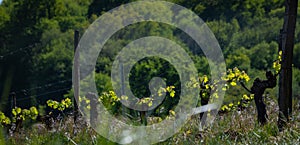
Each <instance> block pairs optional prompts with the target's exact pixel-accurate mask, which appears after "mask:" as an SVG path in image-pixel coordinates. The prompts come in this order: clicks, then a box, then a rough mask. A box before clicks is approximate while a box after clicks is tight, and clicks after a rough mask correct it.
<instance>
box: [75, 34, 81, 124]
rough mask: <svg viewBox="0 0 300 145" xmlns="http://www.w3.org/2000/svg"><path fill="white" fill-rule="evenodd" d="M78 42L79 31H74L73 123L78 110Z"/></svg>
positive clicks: (76, 117)
mask: <svg viewBox="0 0 300 145" xmlns="http://www.w3.org/2000/svg"><path fill="white" fill-rule="evenodd" d="M78 43H79V31H78V30H75V31H74V70H73V71H74V72H73V73H74V74H73V85H74V100H73V103H74V124H75V125H76V122H77V119H78V116H79V112H78V105H77V103H76V101H78V100H79V81H80V68H79V52H78V51H77V52H76V50H77V47H78Z"/></svg>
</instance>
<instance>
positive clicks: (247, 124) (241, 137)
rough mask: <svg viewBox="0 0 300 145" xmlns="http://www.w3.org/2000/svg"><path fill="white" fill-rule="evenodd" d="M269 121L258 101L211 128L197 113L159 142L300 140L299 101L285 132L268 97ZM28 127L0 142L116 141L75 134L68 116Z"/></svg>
mask: <svg viewBox="0 0 300 145" xmlns="http://www.w3.org/2000/svg"><path fill="white" fill-rule="evenodd" d="M267 102H268V103H267V104H268V108H267V110H268V115H269V120H268V123H267V124H266V125H264V126H261V125H259V124H258V123H257V121H256V110H255V106H254V104H251V105H250V107H249V108H247V109H245V110H243V111H233V112H229V113H226V114H222V115H218V117H217V118H216V119H215V121H214V122H213V123H212V124H211V125H210V126H209V127H207V128H205V129H204V130H202V131H199V128H198V120H197V118H198V117H197V116H193V117H192V118H191V119H190V120H188V122H187V123H186V125H185V126H184V127H183V128H182V129H181V130H180V131H179V132H178V133H176V134H175V135H174V136H173V137H171V138H169V139H167V140H166V141H164V142H161V143H158V144H159V145H169V144H180V145H185V144H213V145H215V144H228V145H230V144H299V143H300V112H299V105H296V104H299V103H298V102H296V103H294V104H295V105H294V111H293V118H292V120H291V122H289V123H288V124H287V126H286V129H285V130H284V131H282V132H279V131H278V128H277V116H278V112H277V111H278V108H277V103H276V102H275V101H274V100H272V99H268V100H267ZM33 128H34V127H28V128H24V129H23V130H21V131H20V132H19V133H15V134H14V135H13V136H8V135H7V134H5V132H4V131H2V132H0V145H2V144H18V145H22V144H32V145H40V144H46V145H47V144H49V145H53V144H55V145H60V144H63V145H65V144H67V145H72V144H74V143H76V144H100V145H106V144H109V145H113V144H115V143H113V142H110V141H108V140H106V139H105V138H103V137H101V136H100V135H97V133H95V132H94V131H93V130H92V129H89V127H87V126H85V125H81V130H80V131H79V132H78V133H77V134H76V135H73V123H72V118H65V119H64V120H63V121H61V122H60V123H57V124H56V127H55V128H56V131H52V132H50V131H48V130H46V129H33Z"/></svg>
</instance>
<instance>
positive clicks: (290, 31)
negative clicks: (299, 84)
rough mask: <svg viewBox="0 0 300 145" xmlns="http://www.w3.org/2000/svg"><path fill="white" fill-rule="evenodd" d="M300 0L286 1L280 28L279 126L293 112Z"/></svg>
mask: <svg viewBox="0 0 300 145" xmlns="http://www.w3.org/2000/svg"><path fill="white" fill-rule="evenodd" d="M297 7H298V0H286V1H285V16H284V24H283V28H282V30H280V32H281V34H280V38H281V40H279V41H280V42H279V49H280V50H281V51H282V62H281V71H280V75H279V97H278V104H279V117H278V128H279V130H282V128H283V126H284V125H285V123H286V122H287V121H289V117H290V115H291V114H292V63H293V62H292V61H293V48H294V40H295V28H296V18H297Z"/></svg>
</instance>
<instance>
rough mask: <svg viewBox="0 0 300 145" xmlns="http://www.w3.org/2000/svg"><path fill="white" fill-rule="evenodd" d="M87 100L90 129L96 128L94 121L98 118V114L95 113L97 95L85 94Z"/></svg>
mask: <svg viewBox="0 0 300 145" xmlns="http://www.w3.org/2000/svg"><path fill="white" fill-rule="evenodd" d="M86 97H87V99H89V100H90V107H91V108H90V124H91V126H92V127H96V121H97V118H98V112H97V104H98V103H97V102H98V99H97V94H94V93H90V92H89V93H87V94H86Z"/></svg>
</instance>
